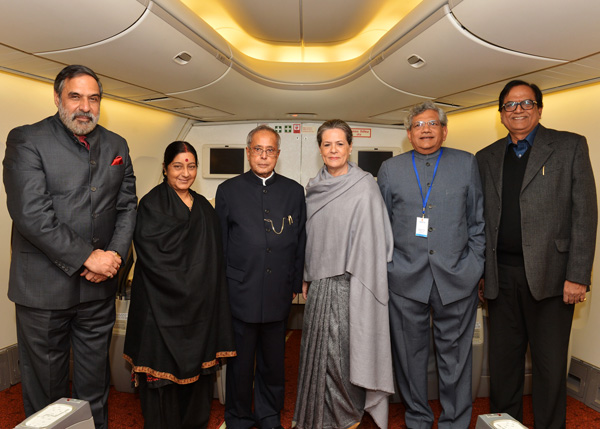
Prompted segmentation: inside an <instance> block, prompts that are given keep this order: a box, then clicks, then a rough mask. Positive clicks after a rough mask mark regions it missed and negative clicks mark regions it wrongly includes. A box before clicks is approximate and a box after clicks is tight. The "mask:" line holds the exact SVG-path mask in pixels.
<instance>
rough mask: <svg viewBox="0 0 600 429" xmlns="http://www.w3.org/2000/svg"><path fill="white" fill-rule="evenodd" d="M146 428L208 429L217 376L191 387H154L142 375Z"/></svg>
mask: <svg viewBox="0 0 600 429" xmlns="http://www.w3.org/2000/svg"><path fill="white" fill-rule="evenodd" d="M139 380H140V404H141V406H142V413H143V414H144V429H206V427H207V426H208V419H209V417H210V406H211V403H212V397H213V391H214V380H215V376H214V374H209V375H201V376H200V378H199V379H198V381H196V382H194V383H190V384H175V383H173V384H168V385H166V386H163V387H158V388H151V387H148V384H147V383H146V374H139Z"/></svg>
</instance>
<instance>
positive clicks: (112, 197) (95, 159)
mask: <svg viewBox="0 0 600 429" xmlns="http://www.w3.org/2000/svg"><path fill="white" fill-rule="evenodd" d="M101 98H102V86H101V84H100V81H99V79H98V77H97V76H96V74H95V73H94V72H93V71H92V70H90V69H89V68H87V67H84V66H76V65H75V66H67V67H65V68H64V69H63V70H62V71H61V72H60V73H59V74H58V76H57V77H56V80H55V82H54V102H55V104H56V106H57V108H58V113H57V114H56V115H54V116H51V117H48V118H46V119H44V120H43V121H41V122H38V123H36V124H33V125H25V126H22V127H18V128H15V129H13V130H12V131H11V132H10V133H9V135H8V139H7V142H6V154H5V157H4V162H3V166H4V186H5V189H6V194H7V205H8V211H9V213H10V216H11V218H12V220H13V230H12V259H11V266H10V280H9V287H8V297H9V298H10V299H11V300H12V301H13V302H14V303H15V307H16V317H17V340H18V345H19V359H20V368H21V377H22V387H23V403H24V407H25V413H26V415H27V416H29V415H31V414H33V413H35V412H36V411H38V410H40V409H42V408H44V407H45V406H46V405H48V404H50V403H52V402H54V401H55V400H57V399H59V398H61V397H63V396H66V397H70V396H71V393H70V391H69V352H70V349H71V347H72V349H73V358H74V366H73V391H72V397H75V398H79V399H84V400H86V401H88V402H89V403H90V406H91V409H92V414H93V417H94V422H95V425H96V427H97V428H101V427H102V428H106V427H108V422H107V415H108V408H107V400H108V388H109V381H110V369H109V362H108V349H109V345H110V340H111V336H112V327H113V324H114V321H115V303H114V298H115V292H116V288H117V277H116V274H117V270H118V269H119V267H120V264H121V257H120V255H126V254H127V251H128V249H129V246H130V244H131V239H132V234H133V229H134V226H135V215H136V205H137V198H136V195H135V177H134V175H133V168H132V165H131V160H130V158H129V149H128V147H127V142H126V141H125V140H124V139H123V138H122V137H120V136H118V135H116V134H114V133H112V132H110V131H108V130H106V129H105V128H103V127H101V126H99V125H97V123H98V117H99V113H100V100H101Z"/></svg>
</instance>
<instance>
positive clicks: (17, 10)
mask: <svg viewBox="0 0 600 429" xmlns="http://www.w3.org/2000/svg"><path fill="white" fill-rule="evenodd" d="M0 5H1V8H2V16H3V21H4V22H5V23H7V22H11V23H13V25H3V26H0V41H1V42H0V70H4V71H7V72H11V73H17V74H21V75H25V76H29V77H33V78H36V79H41V80H44V81H52V80H53V79H54V77H55V76H56V74H57V73H58V72H59V71H60V70H61V69H62V68H63V67H64V66H65V65H66V64H85V65H87V66H89V67H91V68H92V69H94V70H95V71H96V72H97V73H98V74H99V75H100V77H101V80H102V82H103V85H104V90H105V94H106V95H107V96H109V97H113V98H117V99H121V100H125V101H130V102H133V103H137V104H142V105H146V106H150V107H153V108H156V109H161V110H166V111H169V112H172V113H175V114H177V115H180V116H184V117H188V118H191V119H194V120H199V121H240V120H262V121H264V120H267V121H275V120H286V119H287V120H289V119H290V115H292V114H299V116H296V117H297V118H299V119H303V118H306V119H310V120H311V121H319V120H326V119H330V118H333V117H339V118H342V119H344V120H347V121H352V122H367V123H379V124H401V123H402V122H403V120H404V115H405V114H406V110H407V109H408V108H409V107H410V106H411V105H413V104H415V103H418V102H421V101H424V100H428V99H430V100H433V101H434V102H437V103H439V104H440V106H441V107H443V108H445V109H446V110H447V111H460V110H465V109H471V108H474V107H479V106H484V105H487V104H490V103H493V102H495V100H496V97H497V95H498V93H499V92H500V89H501V88H502V86H503V85H504V84H505V83H506V82H507V81H509V80H511V79H514V78H525V79H526V80H529V81H533V82H535V83H537V84H538V85H539V86H540V87H541V88H542V90H544V91H552V90H556V89H560V88H564V87H568V86H575V85H583V84H587V83H590V82H594V81H597V80H598V79H599V78H600V31H598V30H597V18H598V16H600V2H590V1H589V0H569V1H567V0H529V1H527V2H523V1H522V0H486V1H481V0H327V1H318V0H252V1H248V0H155V1H151V0H103V1H101V2H98V1H95V0H80V1H79V2H78V6H77V8H75V7H73V3H72V2H71V1H69V0H53V1H51V2H50V1H48V0H20V1H14V0H0ZM82 11H84V13H85V16H84V15H83V14H82ZM515 11H517V12H515Z"/></svg>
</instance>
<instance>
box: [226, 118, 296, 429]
mask: <svg viewBox="0 0 600 429" xmlns="http://www.w3.org/2000/svg"><path fill="white" fill-rule="evenodd" d="M246 144H247V147H246V155H247V157H248V161H249V163H250V169H251V171H248V172H247V173H245V174H242V175H240V176H237V177H234V178H233V179H229V180H227V181H225V182H224V183H222V184H221V185H220V186H219V188H218V189H217V195H216V204H215V207H216V210H217V214H218V215H219V218H220V219H221V226H222V231H223V240H224V247H225V256H226V261H227V281H228V284H229V300H230V302H231V312H232V315H233V329H234V334H235V342H236V351H237V357H235V358H232V359H229V360H228V363H227V381H226V391H227V393H226V403H225V421H226V423H227V427H228V428H230V429H248V428H251V427H253V426H258V427H260V428H276V427H280V424H281V423H280V416H279V413H280V411H281V409H282V408H283V397H284V349H285V326H286V320H287V317H288V315H289V312H290V307H291V302H292V298H293V297H294V296H296V294H297V293H298V292H301V291H302V274H303V270H304V248H305V243H306V234H305V231H304V223H305V221H306V203H305V199H304V189H303V188H302V186H300V185H299V184H298V183H296V182H295V181H293V180H290V179H288V178H286V177H283V176H281V175H279V174H277V173H275V171H274V168H275V164H277V158H278V157H279V152H280V150H279V147H280V136H279V134H277V132H276V131H275V130H273V129H272V128H270V127H268V126H266V125H260V126H258V127H257V128H255V129H253V130H252V131H250V133H249V134H248V137H247V139H246ZM255 361H256V375H255V369H254V365H255ZM253 382H254V412H252V391H253Z"/></svg>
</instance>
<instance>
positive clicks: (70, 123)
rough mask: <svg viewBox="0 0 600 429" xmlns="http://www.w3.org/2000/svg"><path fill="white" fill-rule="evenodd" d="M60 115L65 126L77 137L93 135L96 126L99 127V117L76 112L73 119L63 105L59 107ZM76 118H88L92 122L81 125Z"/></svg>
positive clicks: (88, 113) (60, 104)
mask: <svg viewBox="0 0 600 429" xmlns="http://www.w3.org/2000/svg"><path fill="white" fill-rule="evenodd" d="M58 115H59V117H60V120H61V121H62V123H63V124H65V126H66V127H67V128H68V129H69V130H70V131H71V132H72V133H73V134H75V135H78V136H84V135H86V134H89V133H91V132H92V131H93V130H94V128H96V125H98V118H99V115H98V116H94V115H92V114H91V113H90V112H82V111H76V112H75V113H74V114H73V115H72V116H71V117H69V113H68V112H67V111H66V110H65V109H64V108H63V106H62V103H59V105H58ZM75 116H86V117H88V118H91V120H92V121H91V122H88V123H86V124H80V123H78V122H77V120H76V119H75Z"/></svg>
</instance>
